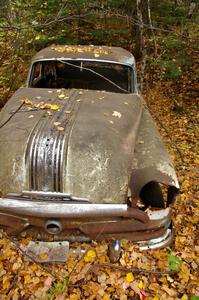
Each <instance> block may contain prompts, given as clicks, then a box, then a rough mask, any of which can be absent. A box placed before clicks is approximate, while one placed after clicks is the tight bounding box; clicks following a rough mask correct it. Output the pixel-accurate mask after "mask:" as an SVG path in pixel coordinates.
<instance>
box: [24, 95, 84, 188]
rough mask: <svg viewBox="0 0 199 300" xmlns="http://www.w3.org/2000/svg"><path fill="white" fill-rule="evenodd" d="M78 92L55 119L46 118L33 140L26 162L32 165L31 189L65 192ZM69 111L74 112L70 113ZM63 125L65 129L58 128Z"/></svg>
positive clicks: (67, 101) (53, 116)
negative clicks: (67, 152) (67, 153)
mask: <svg viewBox="0 0 199 300" xmlns="http://www.w3.org/2000/svg"><path fill="white" fill-rule="evenodd" d="M76 96H77V91H72V93H71V94H70V96H69V97H68V99H67V100H66V103H65V104H64V106H63V107H61V108H60V110H58V111H57V112H54V113H53V115H52V116H48V117H44V116H43V117H42V118H41V119H40V120H39V122H38V123H37V124H36V126H35V128H34V130H33V131H32V134H31V136H30V138H29V142H28V147H27V149H26V163H28V165H29V168H28V170H29V180H30V190H33V191H37V190H42V191H46V192H47V191H55V192H61V191H62V190H63V180H62V174H63V172H62V167H63V151H64V148H65V147H67V144H68V138H69V135H70V130H71V127H72V124H73V120H74V117H75V114H76V111H77V110H78V106H79V103H78V102H77V101H75V98H76ZM66 111H70V114H69V113H66ZM56 122H57V123H60V124H61V125H60V126H61V130H59V128H57V126H55V124H56Z"/></svg>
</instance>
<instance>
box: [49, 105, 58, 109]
mask: <svg viewBox="0 0 199 300" xmlns="http://www.w3.org/2000/svg"><path fill="white" fill-rule="evenodd" d="M50 109H51V110H58V109H59V106H58V105H56V104H52V105H51V106H50Z"/></svg>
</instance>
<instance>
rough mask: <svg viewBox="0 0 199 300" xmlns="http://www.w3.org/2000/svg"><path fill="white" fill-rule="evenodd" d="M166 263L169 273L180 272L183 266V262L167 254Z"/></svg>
mask: <svg viewBox="0 0 199 300" xmlns="http://www.w3.org/2000/svg"><path fill="white" fill-rule="evenodd" d="M168 262H169V267H170V269H171V271H176V272H178V271H180V266H181V265H182V264H183V261H182V260H181V259H180V258H179V257H178V256H175V255H172V254H168Z"/></svg>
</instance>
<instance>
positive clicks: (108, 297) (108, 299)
mask: <svg viewBox="0 0 199 300" xmlns="http://www.w3.org/2000/svg"><path fill="white" fill-rule="evenodd" d="M110 299H111V298H110V296H109V295H108V294H104V296H103V298H102V300H110Z"/></svg>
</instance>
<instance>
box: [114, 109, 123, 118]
mask: <svg viewBox="0 0 199 300" xmlns="http://www.w3.org/2000/svg"><path fill="white" fill-rule="evenodd" d="M112 116H113V117H117V118H119V119H120V118H121V116H122V114H121V113H120V112H119V111H116V110H114V111H113V113H112Z"/></svg>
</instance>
